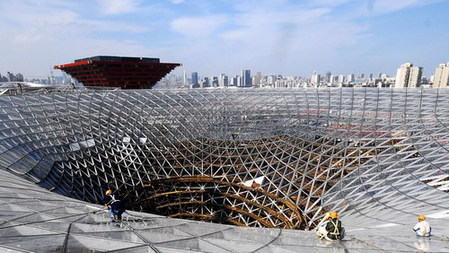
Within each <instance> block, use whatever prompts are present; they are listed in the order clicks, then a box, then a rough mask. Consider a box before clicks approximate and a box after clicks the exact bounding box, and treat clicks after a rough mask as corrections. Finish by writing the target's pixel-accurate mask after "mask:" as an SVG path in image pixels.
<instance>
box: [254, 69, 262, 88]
mask: <svg viewBox="0 0 449 253" xmlns="http://www.w3.org/2000/svg"><path fill="white" fill-rule="evenodd" d="M261 81H262V73H260V72H257V73H256V75H255V76H254V79H253V86H260V82H261Z"/></svg>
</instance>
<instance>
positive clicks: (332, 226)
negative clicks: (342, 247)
mask: <svg viewBox="0 0 449 253" xmlns="http://www.w3.org/2000/svg"><path fill="white" fill-rule="evenodd" d="M325 218H327V221H325V222H323V223H322V224H321V226H320V227H318V231H317V235H318V236H319V237H320V239H323V238H325V239H326V240H329V241H336V240H341V239H343V237H344V236H345V229H344V228H343V227H342V225H341V221H340V220H339V219H338V213H337V212H335V211H332V212H330V213H329V215H326V216H325Z"/></svg>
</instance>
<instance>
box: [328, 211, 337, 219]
mask: <svg viewBox="0 0 449 253" xmlns="http://www.w3.org/2000/svg"><path fill="white" fill-rule="evenodd" d="M329 216H330V217H331V218H332V219H333V218H338V213H337V212H335V211H332V212H330V214H329Z"/></svg>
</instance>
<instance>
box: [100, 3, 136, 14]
mask: <svg viewBox="0 0 449 253" xmlns="http://www.w3.org/2000/svg"><path fill="white" fill-rule="evenodd" d="M97 1H98V3H99V4H100V7H101V11H102V13H104V14H107V15H116V14H123V13H133V12H136V11H138V10H139V5H140V3H141V0H97Z"/></svg>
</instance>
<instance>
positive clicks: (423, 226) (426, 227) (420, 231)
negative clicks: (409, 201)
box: [413, 215, 432, 237]
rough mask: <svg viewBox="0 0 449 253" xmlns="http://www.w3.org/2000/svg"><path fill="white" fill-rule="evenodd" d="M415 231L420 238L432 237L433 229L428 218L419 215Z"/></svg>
mask: <svg viewBox="0 0 449 253" xmlns="http://www.w3.org/2000/svg"><path fill="white" fill-rule="evenodd" d="M413 231H415V233H416V235H417V236H420V237H429V236H430V235H431V232H432V228H431V227H430V224H429V222H428V221H427V219H426V216H424V215H418V223H416V225H415V226H414V227H413Z"/></svg>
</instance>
